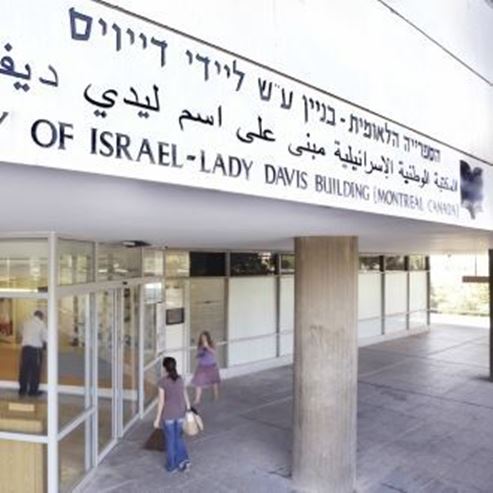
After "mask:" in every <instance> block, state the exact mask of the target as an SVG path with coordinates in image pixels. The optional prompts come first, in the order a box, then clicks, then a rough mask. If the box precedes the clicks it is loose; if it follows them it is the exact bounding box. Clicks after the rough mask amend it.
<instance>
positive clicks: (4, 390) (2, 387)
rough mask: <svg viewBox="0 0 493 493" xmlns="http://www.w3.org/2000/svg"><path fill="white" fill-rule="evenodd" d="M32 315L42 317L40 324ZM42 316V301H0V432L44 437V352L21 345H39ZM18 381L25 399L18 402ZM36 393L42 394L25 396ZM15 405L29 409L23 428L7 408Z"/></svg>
mask: <svg viewBox="0 0 493 493" xmlns="http://www.w3.org/2000/svg"><path fill="white" fill-rule="evenodd" d="M36 312H40V313H41V314H42V317H43V320H40V319H39V318H38V317H37V316H35V315H34V314H35V313H36ZM46 314H47V305H46V301H45V300H43V299H25V298H0V405H1V406H3V408H2V411H3V412H2V415H3V417H4V418H5V419H2V420H1V421H0V429H2V430H3V431H11V432H20V433H35V434H43V433H46V381H47V379H46V362H47V359H46V356H47V352H46V350H45V349H43V348H41V347H40V348H39V349H31V348H27V347H26V349H25V350H23V345H31V344H35V345H36V346H38V344H43V342H44V337H43V336H42V332H43V331H44V333H45V335H46V327H47V319H46ZM19 379H21V380H23V381H24V382H25V385H26V387H25V389H24V390H25V392H26V395H25V396H23V397H22V398H21V397H20V396H19V393H18V391H19V390H20V388H19ZM38 382H39V386H38ZM36 391H43V394H42V395H39V396H37V395H29V394H33V393H34V392H36ZM16 402H23V403H27V404H28V405H29V406H31V407H30V412H29V413H26V414H25V415H24V416H25V417H26V420H25V421H26V423H25V424H24V425H19V423H16V419H18V418H20V417H19V416H18V415H16V411H14V410H13V409H10V408H9V406H10V407H12V404H15V403H16ZM4 413H5V414H4ZM21 421H22V420H21ZM28 422H30V423H28Z"/></svg>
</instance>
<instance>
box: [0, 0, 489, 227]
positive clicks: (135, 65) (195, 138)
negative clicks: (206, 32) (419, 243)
mask: <svg viewBox="0 0 493 493" xmlns="http://www.w3.org/2000/svg"><path fill="white" fill-rule="evenodd" d="M0 4H1V6H2V8H1V10H2V16H1V18H0V27H1V29H0V160H2V161H4V162H11V163H19V164H28V165H39V166H48V167H54V168H59V169H68V170H77V171H82V172H90V173H100V174H105V175H112V176H120V177H127V178H133V179H141V180H150V181H156V182H163V183H170V184H177V185H186V186H193V187H200V188H207V189H212V190H222V191H227V192H233V193H242V194H249V195H256V196H262V197H270V198H277V199H284V200H291V201H298V202H303V203H309V204H318V205H325V206H331V207H337V208H343V209H351V210H358V211H367V212H373V213H378V214H386V215H393V216H400V217H407V218H414V219H421V220H427V221H437V222H442V223H449V224H459V225H465V226H470V227H477V228H485V229H491V225H492V224H493V212H492V211H493V207H492V203H491V198H490V197H489V196H488V195H487V194H486V191H487V190H491V189H492V185H493V172H492V168H491V166H489V165H487V164H484V163H482V162H480V161H478V160H476V159H474V158H471V157H469V156H466V155H462V154H461V153H460V152H458V151H456V150H454V149H452V148H450V147H447V146H445V145H442V144H439V143H437V142H435V141H433V140H430V139H428V138H426V137H423V136H422V135H420V134H417V133H414V132H413V131H411V130H408V129H407V128H404V127H402V126H400V125H398V124H395V123H393V122H390V121H387V120H385V119H383V118H381V117H379V116H376V115H374V114H373V113H370V112H367V111H365V110H363V109H360V108H359V107H356V106H353V105H351V104H349V103H347V102H344V101H341V100H339V99H337V98H335V97H333V96H330V95H328V94H326V93H324V92H322V91H319V90H316V89H314V88H311V87H310V86H307V85H304V84H302V83H300V82H297V81H294V80H292V79H290V78H288V77H284V76H281V75H279V74H277V73H276V72H273V71H270V70H268V69H266V68H263V67H261V66H259V65H257V64H255V63H253V62H250V61H247V60H245V59H243V58H241V57H239V56H235V55H233V54H230V53H228V52H226V51H223V50H221V49H218V48H214V47H211V46H209V45H207V44H204V43H201V42H199V41H196V40H193V39H191V38H189V37H187V36H184V35H182V34H179V33H176V32H174V31H172V30H169V29H166V28H163V27H160V26H157V25H155V24H153V23H151V22H146V21H144V20H142V19H138V18H136V17H134V16H132V15H130V14H125V13H123V12H121V11H119V10H115V9H113V8H110V7H107V6H104V5H101V4H100V3H97V2H88V1H87V0H86V1H81V0H74V1H70V2H68V1H65V0H50V2H49V7H48V6H47V5H46V3H45V2H15V1H13V0H0ZM328 69H329V68H328ZM444 118H446V116H444Z"/></svg>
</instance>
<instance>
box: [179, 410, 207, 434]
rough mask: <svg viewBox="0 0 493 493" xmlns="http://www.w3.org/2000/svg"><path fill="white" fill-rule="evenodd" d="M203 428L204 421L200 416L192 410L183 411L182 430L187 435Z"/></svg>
mask: <svg viewBox="0 0 493 493" xmlns="http://www.w3.org/2000/svg"><path fill="white" fill-rule="evenodd" d="M203 430H204V422H203V421H202V418H201V417H200V416H199V415H198V414H197V413H194V412H193V411H187V412H186V413H185V422H184V423H183V432H184V433H185V435H188V436H189V437H193V436H195V435H198V434H199V433H200V432H201V431H203Z"/></svg>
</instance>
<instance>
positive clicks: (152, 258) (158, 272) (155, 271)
mask: <svg viewBox="0 0 493 493" xmlns="http://www.w3.org/2000/svg"><path fill="white" fill-rule="evenodd" d="M142 260H143V272H144V276H156V277H157V276H163V275H164V252H163V251H162V250H155V249H149V248H145V249H144V250H143V255H142Z"/></svg>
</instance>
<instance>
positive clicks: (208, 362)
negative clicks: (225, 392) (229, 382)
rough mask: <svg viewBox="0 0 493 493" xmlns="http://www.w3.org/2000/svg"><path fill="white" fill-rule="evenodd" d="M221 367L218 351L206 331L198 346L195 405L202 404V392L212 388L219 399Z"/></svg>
mask: <svg viewBox="0 0 493 493" xmlns="http://www.w3.org/2000/svg"><path fill="white" fill-rule="evenodd" d="M220 383H221V377H220V376H219V367H218V364H217V358H216V351H215V349H214V342H213V341H212V338H211V335H210V334H209V332H207V331H205V332H202V333H201V334H200V337H199V343H198V346H197V369H196V370H195V374H194V376H193V379H192V385H193V386H194V387H195V402H194V404H195V405H198V404H200V399H201V398H202V390H203V389H207V388H210V387H212V389H213V391H214V399H218V398H219V384H220Z"/></svg>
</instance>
